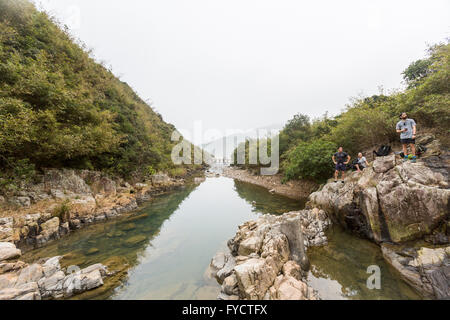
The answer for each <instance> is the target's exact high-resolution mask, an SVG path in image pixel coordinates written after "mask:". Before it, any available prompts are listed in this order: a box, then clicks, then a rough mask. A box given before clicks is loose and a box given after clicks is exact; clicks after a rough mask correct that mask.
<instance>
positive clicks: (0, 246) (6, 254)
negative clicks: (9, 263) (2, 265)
mask: <svg viewBox="0 0 450 320" xmlns="http://www.w3.org/2000/svg"><path fill="white" fill-rule="evenodd" d="M21 255H22V252H21V250H20V249H17V248H16V246H15V245H14V244H12V243H10V242H0V262H1V261H4V260H10V259H15V258H18V257H20V256H21Z"/></svg>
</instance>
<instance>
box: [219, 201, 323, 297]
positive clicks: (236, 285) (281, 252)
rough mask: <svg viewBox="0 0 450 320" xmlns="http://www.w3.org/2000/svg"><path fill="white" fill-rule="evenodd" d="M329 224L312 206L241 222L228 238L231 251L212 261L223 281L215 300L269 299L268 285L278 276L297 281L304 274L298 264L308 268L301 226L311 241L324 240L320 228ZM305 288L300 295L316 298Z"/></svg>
mask: <svg viewBox="0 0 450 320" xmlns="http://www.w3.org/2000/svg"><path fill="white" fill-rule="evenodd" d="M329 224H330V221H329V219H328V217H327V215H326V213H325V212H324V211H323V210H319V209H315V210H302V211H293V212H288V213H285V214H283V215H282V216H275V215H264V216H261V217H259V218H258V219H256V220H254V221H248V222H245V223H244V224H242V225H240V226H239V228H238V231H237V232H236V235H235V236H234V237H233V238H232V239H230V240H229V241H228V247H229V249H230V251H231V254H224V253H218V254H216V256H215V257H214V258H213V259H212V261H211V270H212V271H213V273H214V274H215V276H216V278H217V279H218V281H219V282H220V283H222V293H221V295H219V297H218V299H228V298H229V297H233V296H239V297H240V298H243V299H268V298H271V295H270V292H269V288H270V287H272V286H273V284H274V281H275V279H276V278H277V276H279V275H285V276H287V277H291V278H292V279H298V280H300V279H301V278H302V276H303V273H302V271H301V267H300V266H299V264H302V267H304V269H305V270H306V269H307V267H308V259H307V257H306V252H305V246H304V240H305V239H304V237H303V233H302V229H304V228H305V226H307V228H309V230H310V231H311V238H310V239H311V240H312V241H314V240H315V239H316V238H325V239H326V237H325V234H324V232H323V231H324V230H325V229H326V227H327V226H328V225H329ZM294 259H295V261H294ZM296 261H298V263H297V262H296ZM289 283H290V282H289ZM284 287H287V285H285V284H283V285H282V292H281V293H280V294H278V293H277V294H275V295H274V296H273V298H277V297H283V292H284V291H283V290H284V289H283V288H284ZM306 288H307V291H306V292H304V293H303V298H304V299H312V298H315V296H313V294H312V293H311V294H310V291H311V290H312V289H311V290H309V288H308V286H306ZM275 291H276V290H275ZM311 292H312V291H311ZM286 294H287V293H286Z"/></svg>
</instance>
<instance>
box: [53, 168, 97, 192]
mask: <svg viewBox="0 0 450 320" xmlns="http://www.w3.org/2000/svg"><path fill="white" fill-rule="evenodd" d="M44 185H45V188H47V190H49V189H55V190H61V191H62V192H63V193H64V191H65V192H72V193H74V194H90V193H91V192H92V191H91V188H90V187H89V186H88V185H87V184H86V182H85V181H84V180H83V179H82V178H81V177H80V176H79V175H77V174H76V172H75V171H74V170H67V169H62V170H56V169H49V170H46V171H45V174H44Z"/></svg>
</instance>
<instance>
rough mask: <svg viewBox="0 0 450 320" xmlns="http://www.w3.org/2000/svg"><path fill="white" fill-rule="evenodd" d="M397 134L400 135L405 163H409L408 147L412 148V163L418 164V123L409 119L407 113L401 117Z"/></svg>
mask: <svg viewBox="0 0 450 320" xmlns="http://www.w3.org/2000/svg"><path fill="white" fill-rule="evenodd" d="M396 130H397V133H400V142H401V144H402V147H403V155H404V159H403V161H408V159H409V156H408V145H409V147H410V148H411V153H412V159H411V162H416V159H417V158H416V146H415V143H416V122H415V121H414V120H413V119H409V118H408V115H407V114H406V112H403V113H402V114H401V115H400V121H399V122H397V126H396Z"/></svg>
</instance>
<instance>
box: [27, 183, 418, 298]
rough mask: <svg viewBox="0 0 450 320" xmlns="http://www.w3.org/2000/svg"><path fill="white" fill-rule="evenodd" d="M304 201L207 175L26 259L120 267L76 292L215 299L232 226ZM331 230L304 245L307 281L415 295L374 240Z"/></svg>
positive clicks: (350, 293) (349, 291) (363, 294)
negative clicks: (377, 281) (377, 284)
mask: <svg viewBox="0 0 450 320" xmlns="http://www.w3.org/2000/svg"><path fill="white" fill-rule="evenodd" d="M303 206H304V203H303V202H301V201H295V200H291V199H288V198H285V197H282V196H278V195H272V194H270V193H269V192H268V191H267V190H266V189H264V188H261V187H258V186H254V185H250V184H246V183H243V182H237V181H236V182H235V181H234V180H232V179H228V178H223V177H220V178H208V179H206V181H205V182H203V183H202V184H201V185H198V186H187V187H186V188H184V189H182V190H178V191H174V192H172V193H170V194H166V195H163V196H160V197H158V198H155V199H154V200H153V201H152V202H150V203H148V204H147V205H146V206H145V207H143V208H142V209H140V210H138V211H137V212H135V213H132V214H129V215H127V216H125V217H123V218H120V219H117V220H114V221H110V222H107V223H99V224H96V225H91V226H88V227H86V228H84V229H81V230H78V231H76V232H73V233H72V234H71V235H69V236H67V237H65V238H63V239H61V240H59V241H57V242H54V243H51V244H49V245H48V246H46V247H45V248H42V249H38V250H34V251H31V252H29V253H27V254H25V256H24V258H25V259H26V260H28V261H33V260H36V259H38V258H42V257H49V256H54V255H66V256H65V258H64V259H63V260H62V264H63V265H64V266H68V265H78V266H80V267H85V266H88V265H90V264H93V263H98V262H101V263H105V264H107V265H110V266H111V267H110V268H112V269H113V270H119V271H121V272H119V273H118V274H117V275H116V276H114V277H112V278H111V279H109V280H107V281H106V283H105V285H104V286H103V287H101V288H99V289H97V290H93V291H91V292H88V293H86V294H83V295H81V296H78V297H77V298H78V299H80V298H81V299H215V298H216V297H217V295H218V293H219V289H220V288H219V286H218V284H217V283H216V281H215V280H214V279H211V278H210V277H209V276H208V274H207V268H208V265H209V262H210V261H211V258H212V257H213V256H214V254H215V253H216V252H217V251H219V250H221V249H224V248H225V247H226V241H227V240H228V239H230V238H231V237H232V236H233V235H234V233H235V232H236V230H237V226H238V225H239V224H241V223H242V222H244V221H247V220H250V219H254V218H256V217H257V216H259V215H261V214H266V213H273V214H281V213H283V212H287V211H292V210H298V209H301V208H303ZM329 236H330V239H331V241H330V245H329V246H328V247H326V248H322V249H316V248H314V249H311V250H310V251H309V252H308V253H309V256H310V259H311V262H312V271H311V272H310V274H309V276H308V279H309V280H308V281H309V282H310V284H311V285H312V286H313V287H315V288H316V289H317V290H318V291H319V294H320V295H321V296H322V297H323V298H330V299H353V298H360V299H398V298H402V299H408V298H416V299H417V298H419V297H418V296H417V295H415V294H414V292H413V291H412V290H411V289H410V288H409V287H408V286H407V285H406V284H404V283H403V282H402V281H401V280H399V279H398V276H397V275H396V274H395V271H394V270H391V269H390V268H389V267H388V266H387V265H386V263H385V262H384V260H383V259H382V257H381V252H380V250H379V248H378V247H377V246H376V245H374V244H372V243H370V242H368V241H365V240H361V239H358V238H355V237H354V236H350V235H347V234H346V233H343V232H342V231H341V230H340V229H338V228H333V230H331V231H330V234H329ZM371 264H378V265H379V266H380V268H381V270H382V290H368V289H367V288H366V287H365V283H366V279H367V277H368V276H369V275H368V274H367V273H365V270H366V268H367V266H368V265H371ZM361 270H363V271H364V272H362V271H361ZM386 270H387V271H386Z"/></svg>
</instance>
